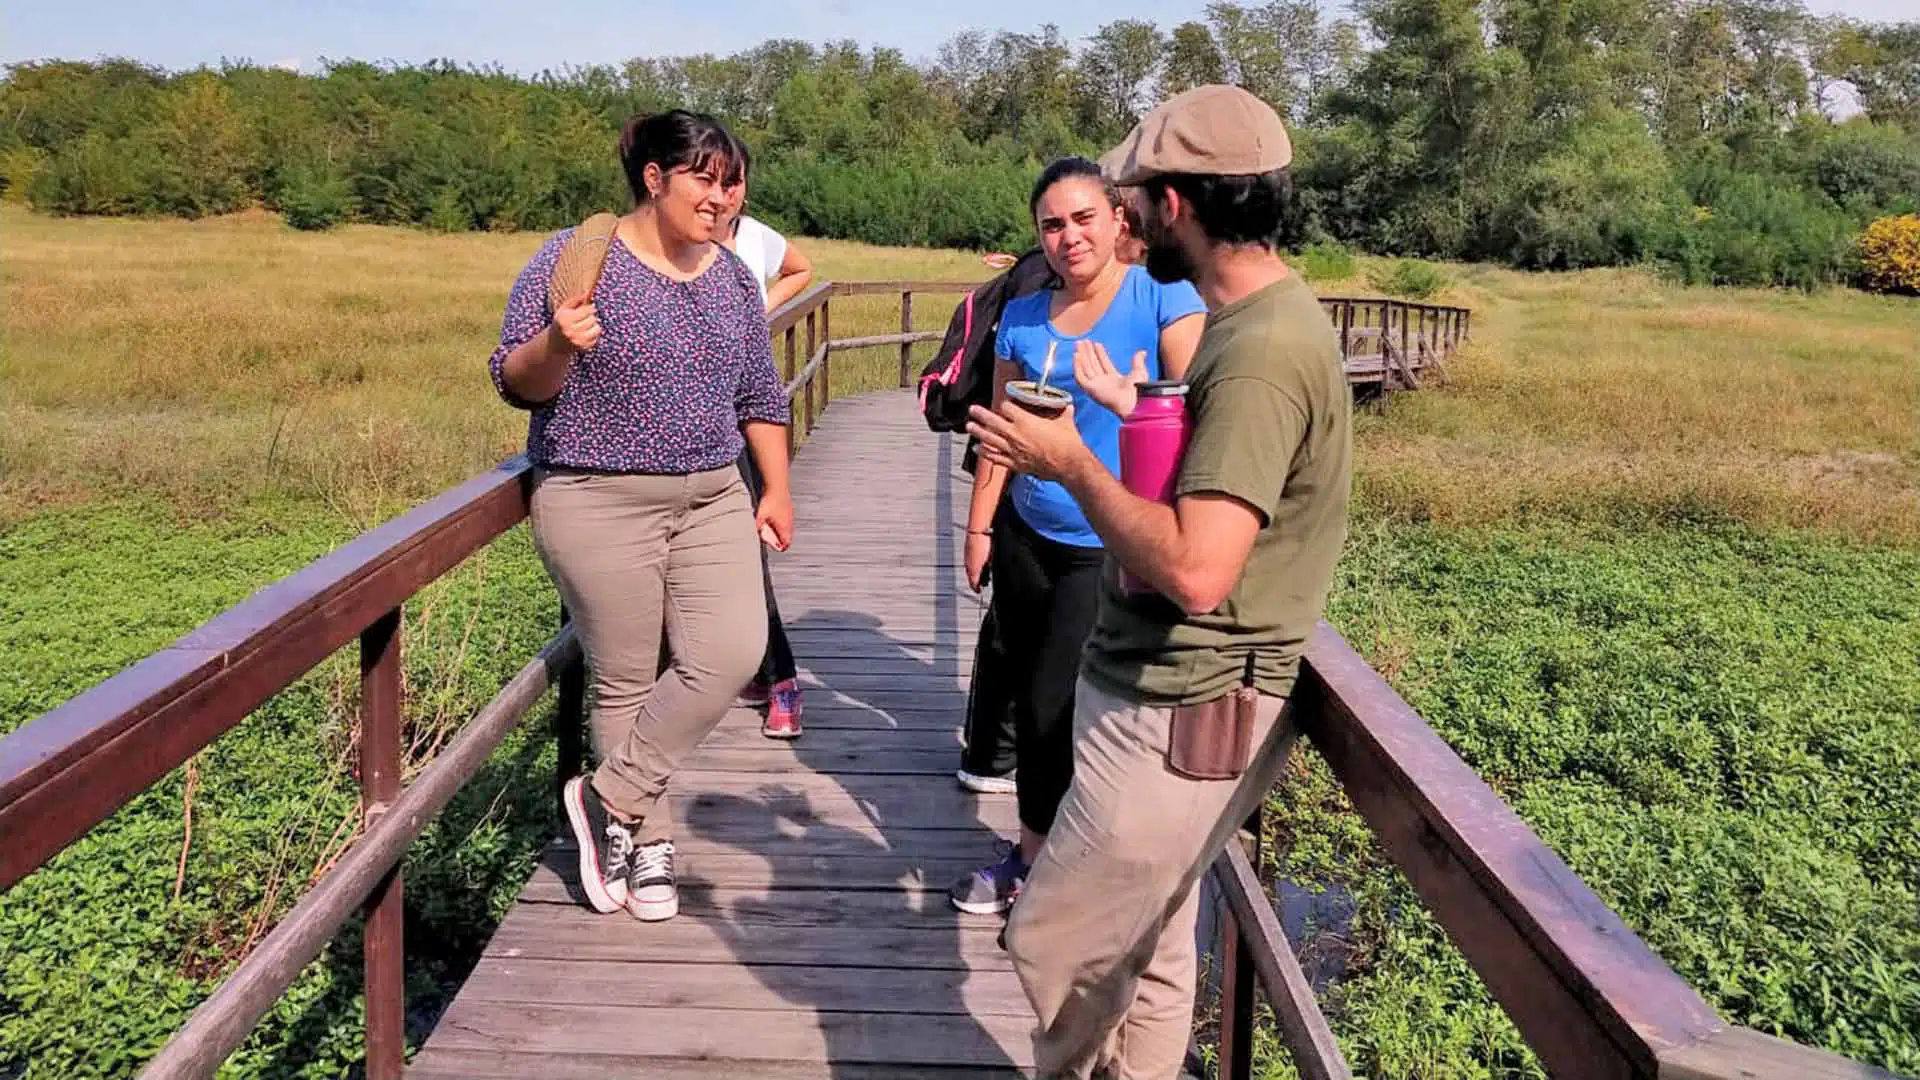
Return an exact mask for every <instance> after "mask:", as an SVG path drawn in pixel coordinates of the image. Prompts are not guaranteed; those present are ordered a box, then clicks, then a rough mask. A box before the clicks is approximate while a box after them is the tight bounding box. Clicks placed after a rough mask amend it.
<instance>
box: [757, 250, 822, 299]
mask: <svg viewBox="0 0 1920 1080" xmlns="http://www.w3.org/2000/svg"><path fill="white" fill-rule="evenodd" d="M786 248H787V251H786V254H785V255H782V256H781V257H780V272H779V276H777V277H776V278H774V280H773V283H772V284H770V285H768V286H767V310H768V311H777V310H779V308H780V306H781V305H782V304H785V303H786V302H787V301H789V300H792V299H793V298H794V297H796V296H799V295H800V294H801V292H803V291H804V290H805V289H806V287H807V285H808V284H809V283H810V282H812V281H813V261H812V260H811V259H808V258H807V257H806V256H805V255H802V254H801V253H800V249H799V248H796V247H794V246H793V242H792V241H791V240H789V241H787V243H786Z"/></svg>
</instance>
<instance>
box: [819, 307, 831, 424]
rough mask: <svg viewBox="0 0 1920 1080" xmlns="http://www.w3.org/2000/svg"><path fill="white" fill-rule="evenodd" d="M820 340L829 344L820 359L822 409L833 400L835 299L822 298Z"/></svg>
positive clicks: (824, 409) (823, 410)
mask: <svg viewBox="0 0 1920 1080" xmlns="http://www.w3.org/2000/svg"><path fill="white" fill-rule="evenodd" d="M820 340H821V341H823V342H825V343H826V345H827V355H826V358H825V359H823V360H821V361H820V411H822V412H825V411H826V408H827V406H828V405H829V404H830V403H831V402H832V401H833V382H832V372H833V300H832V298H830V297H821V299H820Z"/></svg>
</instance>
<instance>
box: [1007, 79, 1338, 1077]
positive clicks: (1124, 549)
mask: <svg viewBox="0 0 1920 1080" xmlns="http://www.w3.org/2000/svg"><path fill="white" fill-rule="evenodd" d="M1291 160H1292V149H1291V145H1290V143H1289V141H1288V138H1287V134H1286V129H1285V127H1284V125H1283V124H1282V123H1281V121H1280V118H1279V117H1278V116H1277V115H1276V114H1275V113H1274V112H1273V110H1272V109H1271V108H1269V107H1268V106H1267V105H1266V104H1265V103H1263V102H1261V101H1260V100H1259V99H1258V98H1255V97H1253V96H1252V95H1251V94H1248V93H1247V92H1245V91H1243V90H1239V89H1237V88H1234V87H1225V86H1206V87H1199V88H1196V89H1194V90H1190V91H1187V92H1186V93H1183V94H1180V95H1177V96H1175V97H1174V98H1172V99H1171V100H1169V101H1167V102H1166V103H1165V104H1163V105H1161V106H1160V107H1159V108H1157V109H1155V110H1154V111H1153V112H1152V113H1150V114H1148V116H1147V117H1146V118H1145V119H1143V120H1142V121H1141V122H1140V124H1139V125H1138V126H1137V127H1135V129H1134V130H1133V132H1132V133H1131V134H1130V135H1129V136H1128V137H1127V139H1126V140H1125V141H1124V142H1122V143H1121V144H1120V145H1119V146H1118V147H1116V148H1115V149H1114V150H1112V151H1110V152H1109V153H1108V154H1107V155H1106V156H1105V157H1104V158H1102V159H1101V165H1102V167H1103V169H1104V170H1105V171H1106V172H1107V174H1108V176H1109V178H1110V179H1111V180H1112V181H1113V182H1114V183H1116V184H1117V185H1119V186H1121V187H1122V188H1124V189H1126V192H1127V195H1128V197H1129V198H1130V199H1131V200H1132V202H1133V209H1134V210H1135V211H1136V213H1137V216H1138V219H1139V220H1140V221H1141V232H1142V233H1143V234H1144V235H1143V237H1142V238H1143V239H1144V240H1145V241H1146V243H1147V260H1146V262H1147V269H1148V271H1149V272H1151V273H1152V274H1153V275H1154V276H1155V277H1156V278H1158V279H1160V280H1162V281H1172V280H1179V279H1182V278H1185V279H1190V280H1192V281H1193V283H1194V285H1195V287H1196V288H1198V289H1199V291H1200V295H1201V296H1202V297H1203V298H1204V299H1205V300H1206V301H1207V306H1208V309H1209V314H1208V317H1207V323H1206V329H1205V331H1204V332H1203V334H1202V336H1201V338H1200V345H1199V349H1198V351H1197V352H1196V353H1195V354H1194V358H1193V362H1192V364H1191V365H1190V366H1189V368H1188V370H1187V380H1188V390H1187V409H1188V413H1189V417H1190V420H1191V423H1192V435H1191V439H1190V442H1189V443H1188V446H1187V449H1186V454H1185V457H1184V458H1183V459H1182V461H1181V466H1180V470H1179V474H1178V481H1177V483H1176V485H1175V492H1174V495H1175V502H1174V505H1172V506H1165V505H1162V504H1160V503H1157V502H1152V501H1149V500H1147V499H1143V498H1140V497H1138V496H1135V495H1133V494H1131V493H1130V492H1128V491H1127V490H1126V488H1125V487H1124V486H1122V484H1121V482H1120V480H1119V479H1118V478H1117V477H1115V476H1114V475H1113V474H1112V473H1111V472H1109V471H1108V470H1107V469H1106V467H1105V466H1104V465H1102V464H1101V463H1100V461H1099V460H1098V459H1097V458H1095V457H1094V456H1093V455H1092V454H1091V453H1090V452H1089V451H1087V450H1086V448H1085V444H1084V443H1082V442H1081V440H1080V439H1079V438H1078V436H1077V435H1076V434H1075V432H1074V428H1073V422H1072V417H1071V410H1069V412H1068V414H1067V415H1065V416H1062V417H1060V418H1057V419H1052V420H1048V419H1042V418H1040V417H1038V416H1035V415H1033V414H1031V413H1028V412H1025V411H1022V410H1021V409H1020V408H1019V407H1018V406H1016V405H1008V406H1005V407H1003V408H1002V409H1001V410H1000V411H998V412H992V411H988V410H983V409H975V410H974V412H973V420H974V422H973V423H972V424H971V425H970V430H971V431H972V433H973V434H974V435H975V436H976V437H977V438H978V439H979V441H980V453H981V455H982V456H983V457H986V458H988V459H990V460H994V461H997V462H999V463H1001V464H1004V465H1007V466H1009V467H1010V468H1013V469H1015V470H1016V471H1021V472H1026V473H1029V474H1031V475H1034V476H1037V477H1040V478H1042V479H1051V480H1058V481H1059V482H1060V483H1062V484H1064V485H1065V486H1066V487H1067V489H1068V490H1069V491H1071V492H1072V493H1073V495H1074V498H1075V499H1076V500H1078V501H1079V503H1080V506H1081V508H1082V509H1083V510H1085V511H1086V514H1087V517H1088V519H1089V520H1090V521H1091V522H1092V523H1093V526H1094V529H1095V530H1096V531H1097V532H1098V533H1099V534H1100V539H1101V540H1102V542H1104V543H1105V545H1106V547H1107V551H1108V554H1109V556H1110V558H1109V565H1108V568H1107V573H1106V575H1105V581H1104V586H1103V593H1102V596H1101V604H1100V615H1099V619H1098V622H1097V623H1096V624H1095V628H1094V631H1093V635H1092V637H1091V638H1090V639H1089V640H1088V643H1087V650H1086V655H1085V659H1084V663H1083V664H1082V668H1081V680H1080V683H1079V686H1078V687H1077V688H1076V691H1075V699H1074V744H1075V745H1074V776H1073V785H1072V788H1071V789H1070V790H1069V791H1068V793H1067V796H1066V800H1065V801H1064V802H1063V803H1062V804H1061V806H1060V810H1059V813H1058V815H1057V817H1056V820H1055V825H1054V829H1053V831H1052V833H1051V834H1049V836H1048V838H1047V843H1046V846H1045V847H1044V848H1043V849H1042V850H1041V853H1040V856H1039V858H1038V859H1037V860H1036V861H1035V863H1034V866H1033V868H1032V870H1031V871H1030V872H1029V874H1028V877H1027V880H1026V882H1025V885H1024V886H1023V888H1022V890H1021V892H1020V895H1019V899H1018V900H1017V901H1016V902H1015V903H1014V906H1013V911H1012V914H1011V916H1010V917H1009V920H1008V926H1007V935H1006V941H1007V948H1008V951H1009V952H1010V953H1011V954H1012V956H1013V960H1014V966H1015V969H1016V970H1017V971H1018V973H1019V975H1020V981H1021V985H1022V986H1023V987H1024V988H1025V990H1026V993H1027V996H1028V998H1029V1000H1030V1001H1031V1002H1032V1004H1033V1006H1034V1011H1035V1013H1036V1014H1037V1016H1038V1018H1039V1021H1040V1027H1039V1031H1038V1033H1037V1034H1036V1036H1035V1040H1034V1057H1035V1065H1036V1070H1037V1073H1038V1075H1039V1077H1041V1078H1042V1080H1054V1078H1072V1080H1084V1078H1087V1077H1092V1076H1100V1077H1109V1078H1112V1080H1173V1078H1174V1077H1176V1076H1177V1075H1178V1074H1179V1071H1180V1067H1181V1063H1182V1060H1183V1058H1184V1056H1185V1052H1186V1048H1187V1043H1188V1038H1189V1033H1190V1031H1191V1026H1192V1019H1193V1000H1194V981H1195V976H1196V967H1197V956H1196V949H1195V943H1194V934H1195V920H1196V917H1197V912H1198V908H1197V890H1196V888H1195V885H1196V883H1197V881H1198V879H1199V876H1200V874H1201V873H1202V872H1204V870H1205V869H1206V867H1207V866H1208V865H1209V864H1210V863H1211V862H1212V861H1213V860H1214V859H1215V858H1216V857H1217V856H1218V855H1219V853H1220V850H1221V849H1222V847H1224V846H1225V844H1226V843H1227V840H1228V838H1229V837H1230V836H1231V835H1232V834H1233V832H1234V831H1235V830H1236V829H1237V827H1238V826H1239V823H1240V822H1241V821H1243V820H1245V819H1246V817H1247V816H1248V815H1249V814H1250V813H1251V812H1252V811H1253V810H1254V809H1255V808H1256V807H1257V806H1258V805H1259V803H1260V800H1261V799H1262V798H1263V797H1264V795H1265V793H1266V792H1267V790H1268V789H1269V788H1271V787H1272V785H1273V783H1274V781H1275V780H1276V779H1277V777H1278V775H1279V772H1280V769H1281V767H1282V766H1283V765H1284V764H1285V761H1286V755H1287V751H1288V748H1289V747H1290V745H1291V740H1292V731H1291V725H1290V724H1289V723H1288V722H1287V721H1286V720H1285V718H1284V715H1283V706H1284V704H1285V701H1286V698H1287V696H1288V694H1290V693H1291V692H1292V689H1293V682H1294V676H1295V672H1296V671H1297V670H1298V667H1299V661H1300V655H1301V653H1302V652H1303V651H1304V649H1305V646H1306V642H1307V639H1308V637H1309V636H1310V635H1311V634H1312V632H1313V629H1314V626H1315V625H1316V623H1317V622H1318V621H1319V618H1320V614H1321V609H1322V607H1323V605H1324V604H1325V602H1326V596H1327V590H1328V588H1329V586H1330V584H1331V582H1332V578H1333V569H1334V563H1335V562H1336V560H1337V559H1338V558H1339V554H1340V549H1341V545H1342V544H1343V542H1344V540H1345V538H1346V523H1347V501H1348V495H1349V491H1350V488H1351V480H1350V476H1351V454H1352V398H1351V392H1350V391H1349V390H1348V388H1347V382H1346V377H1345V373H1344V372H1343V370H1342V367H1341V363H1340V353H1339V348H1338V345H1337V341H1336V338H1335V335H1334V332H1333V328H1332V326H1331V325H1330V324H1329V322H1328V320H1327V317H1326V316H1325V314H1324V313H1323V312H1322V310H1321V308H1320V305H1319V302H1318V301H1317V300H1315V298H1314V297H1313V294H1312V293H1311V292H1310V291H1309V290H1308V289H1307V287H1306V285H1305V284H1304V283H1303V282H1302V281H1301V280H1300V278H1299V277H1298V276H1297V275H1296V274H1294V273H1293V272H1292V271H1291V270H1290V269H1289V268H1288V267H1287V265H1286V264H1285V263H1284V262H1283V261H1281V259H1280V258H1279V255H1278V253H1277V250H1276V247H1277V244H1276V241H1277V236H1278V233H1279V230H1280V224H1281V221H1282V216H1283V214H1284V212H1285V208H1286V201H1287V196H1288V181H1287V172H1286V170H1287V166H1288V164H1289V163H1290V161H1291ZM1090 359H1091V361H1092V363H1093V365H1094V367H1095V369H1096V370H1098V369H1105V368H1110V367H1111V360H1110V359H1109V358H1106V357H1104V356H1093V357H1091V358H1090ZM1089 389H1090V392H1091V385H1090V386H1089ZM1132 397H1133V394H1132V392H1131V388H1129V390H1128V391H1127V392H1125V393H1124V394H1122V395H1120V396H1119V397H1118V398H1116V399H1115V400H1113V401H1105V400H1103V401H1102V404H1105V405H1107V406H1108V407H1110V408H1114V409H1115V410H1116V411H1118V412H1121V413H1122V414H1123V415H1124V414H1125V413H1126V412H1127V411H1129V410H1130V409H1131V407H1132ZM1116 564H1117V565H1116ZM1121 566H1124V567H1125V568H1126V570H1127V571H1128V572H1129V573H1130V574H1131V575H1133V576H1134V577H1136V578H1138V579H1140V580H1142V581H1144V582H1145V583H1146V584H1147V585H1148V586H1150V590H1148V591H1144V592H1141V593H1129V592H1128V591H1127V590H1126V589H1125V588H1124V587H1123V586H1122V584H1121V582H1120V578H1119V575H1118V567H1121ZM1223 699H1224V701H1223ZM1234 702H1238V703H1239V704H1240V706H1241V708H1239V709H1238V710H1237V711H1236V710H1235V709H1234V708H1233V707H1232V705H1231V703H1234ZM1223 705H1225V706H1226V707H1222V706H1223ZM1248 729H1250V732H1249V731H1248ZM1234 730H1238V731H1240V732H1241V733H1243V734H1246V736H1247V741H1246V742H1245V743H1243V744H1240V746H1243V747H1244V749H1235V743H1234V740H1233V739H1232V738H1225V739H1224V741H1223V740H1222V739H1220V738H1216V737H1215V736H1220V735H1221V734H1222V733H1223V732H1227V731H1234ZM1223 746H1224V747H1226V748H1227V749H1224V750H1223V749H1221V748H1222V747H1223ZM1196 747H1199V748H1200V749H1198V750H1196V749H1195V748H1196ZM1196 762H1205V764H1204V765H1196V764H1195V763H1196Z"/></svg>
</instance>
